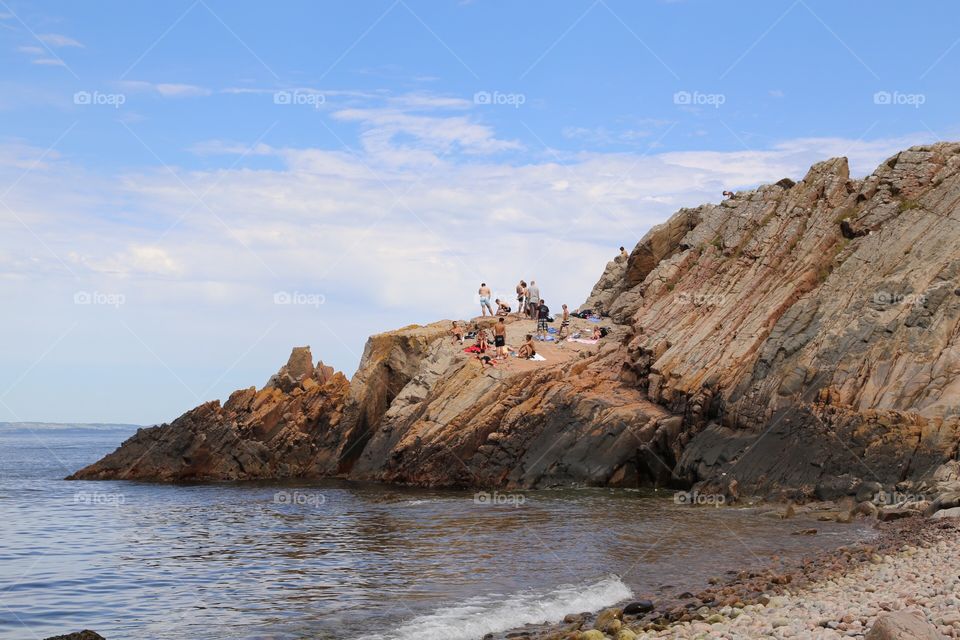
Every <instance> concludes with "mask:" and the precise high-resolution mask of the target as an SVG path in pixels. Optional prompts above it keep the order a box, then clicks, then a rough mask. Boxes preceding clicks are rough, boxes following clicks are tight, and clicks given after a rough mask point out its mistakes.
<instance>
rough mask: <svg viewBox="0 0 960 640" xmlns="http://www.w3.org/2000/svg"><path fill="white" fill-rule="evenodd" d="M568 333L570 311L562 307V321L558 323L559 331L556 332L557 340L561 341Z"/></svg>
mask: <svg viewBox="0 0 960 640" xmlns="http://www.w3.org/2000/svg"><path fill="white" fill-rule="evenodd" d="M569 331H570V311H569V310H568V309H567V305H563V320H562V321H561V322H560V331H558V332H557V340H563V339H564V338H566V337H567V333H568V332H569Z"/></svg>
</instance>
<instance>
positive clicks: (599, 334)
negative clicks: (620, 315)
mask: <svg viewBox="0 0 960 640" xmlns="http://www.w3.org/2000/svg"><path fill="white" fill-rule="evenodd" d="M602 337H603V332H602V331H601V330H600V327H594V328H593V339H594V340H599V339H600V338H602Z"/></svg>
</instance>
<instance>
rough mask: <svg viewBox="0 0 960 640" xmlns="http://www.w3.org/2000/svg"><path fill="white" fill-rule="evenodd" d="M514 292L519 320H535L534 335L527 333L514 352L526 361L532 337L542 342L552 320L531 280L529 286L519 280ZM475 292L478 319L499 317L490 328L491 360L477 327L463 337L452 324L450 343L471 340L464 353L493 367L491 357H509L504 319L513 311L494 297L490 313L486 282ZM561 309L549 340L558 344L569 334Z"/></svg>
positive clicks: (531, 353)
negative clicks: (478, 303)
mask: <svg viewBox="0 0 960 640" xmlns="http://www.w3.org/2000/svg"><path fill="white" fill-rule="evenodd" d="M516 291H517V315H518V316H519V317H521V318H523V317H526V318H530V319H532V320H536V321H537V329H536V332H535V333H529V334H527V335H526V338H525V340H524V342H523V344H522V345H521V346H520V348H519V349H517V356H518V357H520V358H526V359H530V358H534V357H535V356H536V355H537V349H536V346H535V343H534V339H535V338H534V336H536V339H539V340H544V339H546V338H547V336H548V334H549V333H550V332H551V330H550V328H549V325H550V323H551V322H553V321H554V320H553V318H552V317H551V316H550V307H548V306H547V303H546V301H545V300H544V299H543V298H542V297H541V296H540V288H539V287H538V286H537V283H536V281H535V280H531V281H530V284H529V285H528V284H527V283H526V281H524V280H520V282H519V283H518V284H517V288H516ZM477 293H478V295H479V298H480V314H481V316H482V317H486V316H487V314H488V313H489V314H490V315H491V316H499V321H498V322H497V323H496V324H495V325H493V347H494V349H495V352H494V356H492V357H491V356H490V355H489V354H488V353H487V352H488V350H489V348H490V336H489V334H488V333H487V330H486V329H484V328H478V329H477V330H476V332H475V334H467V333H466V329H465V328H464V327H463V326H461V325H460V323H458V322H456V321H454V322H453V326H452V327H451V328H450V334H451V336H452V337H453V340H454V342H459V343H460V344H463V343H464V341H465V339H466V338H467V337H474V338H475V341H474V344H473V345H472V346H470V347H468V349H467V350H468V351H470V352H473V353H476V354H477V357H478V358H480V360H481V362H482V363H483V364H484V365H488V364H489V365H490V366H493V364H494V361H493V358H494V357H495V358H500V359H506V358H507V357H508V356H509V349H508V347H507V325H506V317H507V316H509V315H510V314H511V313H513V309H512V307H511V306H510V305H509V304H507V303H506V302H504V301H503V300H501V299H500V298H497V299H495V300H494V301H493V302H494V304H496V310H494V308H493V305H491V303H490V302H491V298H493V292H492V291H491V289H490V287H489V286H488V285H487V283H486V282H482V283H480V288H479V290H478V291H477ZM561 308H562V309H563V314H562V318H561V321H560V328H559V329H558V330H557V331H556V332H555V333H556V337H555V338H553V339H555V340H558V341H559V340H563V339H564V338H565V337H567V334H568V333H569V331H570V310H569V309H568V308H567V305H565V304H564V305H561Z"/></svg>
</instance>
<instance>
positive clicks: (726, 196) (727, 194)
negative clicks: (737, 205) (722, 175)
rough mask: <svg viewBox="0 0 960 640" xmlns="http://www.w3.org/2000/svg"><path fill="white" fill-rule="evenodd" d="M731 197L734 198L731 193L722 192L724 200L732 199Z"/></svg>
mask: <svg viewBox="0 0 960 640" xmlns="http://www.w3.org/2000/svg"><path fill="white" fill-rule="evenodd" d="M733 196H734V193H733V191H724V192H723V197H724V198H732V197H733Z"/></svg>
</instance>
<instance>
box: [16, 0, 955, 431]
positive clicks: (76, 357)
mask: <svg viewBox="0 0 960 640" xmlns="http://www.w3.org/2000/svg"><path fill="white" fill-rule="evenodd" d="M920 7H921V6H920V5H907V4H904V3H902V2H892V1H884V0H880V1H874V2H869V3H867V2H854V1H850V2H831V1H819V0H787V1H784V0H762V1H760V0H756V1H749V0H743V1H738V2H733V1H731V2H722V1H719V0H674V1H666V0H564V1H562V2H558V1H556V0H528V1H524V2H516V1H515V0H514V1H507V0H501V1H497V0H472V1H471V0H461V1H457V0H364V1H356V2H346V1H343V2H326V1H323V2H321V1H298V0H291V1H288V2H283V3H252V2H244V1H231V2H227V1H226V0H168V1H166V2H162V3H161V2H146V1H141V0H126V1H123V2H120V1H116V0H101V1H99V2H95V3H94V2H52V1H50V2H44V1H37V2H22V1H15V0H0V61H2V63H0V301H2V311H3V313H2V315H0V347H2V356H0V421H2V420H7V421H31V420H36V421H60V422H126V423H136V424H153V423H158V422H164V421H169V420H172V419H173V418H175V417H176V416H178V415H179V414H180V413H182V412H183V411H185V410H187V409H189V408H190V407H192V406H195V405H197V404H199V403H201V402H204V401H207V400H212V399H217V398H219V399H225V398H226V397H227V396H228V395H229V393H230V392H231V391H232V390H234V389H237V388H244V387H249V386H261V385H262V384H263V383H264V382H265V381H266V380H267V379H268V377H269V376H270V375H271V374H272V373H273V372H274V371H276V370H277V369H278V368H279V367H280V365H282V364H283V363H284V362H285V361H286V359H287V356H288V355H289V352H290V349H291V348H292V347H294V346H299V345H310V346H311V348H312V350H313V354H314V356H315V358H316V359H322V360H324V362H326V363H327V364H330V365H332V366H335V367H336V368H338V369H340V370H343V371H344V372H345V373H347V375H352V373H353V372H354V371H355V369H356V367H357V364H358V362H359V360H360V355H361V354H362V352H363V346H364V343H365V341H366V338H367V336H369V335H370V334H373V333H377V332H381V331H388V330H391V329H394V328H398V327H401V326H405V325H408V324H412V323H420V324H425V323H428V322H433V321H436V320H440V319H447V318H469V317H471V316H473V315H477V314H478V313H479V308H478V304H477V296H476V290H477V288H478V287H479V285H480V283H481V282H486V283H488V284H490V285H491V286H492V287H493V289H494V291H495V292H496V293H503V295H509V294H510V292H512V291H513V287H514V286H515V284H516V282H517V281H518V280H519V279H520V278H525V279H526V280H527V281H529V280H531V279H533V280H536V281H537V282H538V284H539V285H540V289H541V293H542V295H543V297H544V298H545V300H546V301H547V303H548V305H550V306H551V307H553V308H559V306H560V304H561V303H567V304H568V305H570V306H571V308H575V307H576V306H577V305H579V304H580V303H581V302H582V301H583V300H584V299H585V298H586V296H587V294H588V293H589V291H590V288H591V286H592V285H593V283H594V282H595V281H596V280H597V278H598V277H599V275H600V273H601V272H602V270H603V267H604V265H605V264H606V262H607V261H608V260H609V259H611V258H612V257H613V256H614V255H616V253H617V250H618V247H619V246H620V245H626V246H628V247H633V246H634V245H635V244H636V243H637V241H638V240H639V239H640V238H641V237H642V235H643V234H644V233H645V232H646V231H647V230H648V229H649V228H650V227H651V226H653V225H655V224H657V223H659V222H662V221H664V220H666V219H667V218H668V217H669V216H670V215H671V214H672V213H673V212H674V211H676V210H677V209H679V208H681V207H693V206H697V205H699V204H702V203H705V202H716V201H719V200H720V199H721V192H722V191H723V190H726V189H733V190H737V189H746V188H753V187H755V186H757V185H759V184H762V183H767V182H774V181H777V180H779V179H781V178H783V177H790V178H793V179H795V180H796V179H800V178H802V177H803V175H804V174H805V172H806V170H807V169H808V168H809V166H810V165H811V164H813V163H814V162H817V161H820V160H824V159H827V158H830V157H835V156H847V157H848V158H849V159H850V164H851V168H852V171H853V173H854V174H855V175H857V176H863V175H867V174H869V173H870V172H871V171H872V170H873V169H874V168H875V167H876V166H877V165H878V164H879V163H880V162H882V161H883V160H884V159H885V158H887V157H889V156H890V155H893V154H894V153H896V152H897V151H898V150H901V149H903V148H907V147H909V146H912V145H915V144H926V143H930V142H933V141H936V140H950V139H957V138H958V137H960V135H958V131H957V130H958V116H957V111H956V109H955V105H956V104H957V103H958V99H960V95H958V94H960V85H958V84H957V82H956V75H957V74H956V70H957V65H958V64H960V47H958V44H960V26H958V25H960V5H957V4H956V3H953V2H949V1H947V0H944V1H942V2H929V3H924V4H923V5H922V10H921V8H920Z"/></svg>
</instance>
